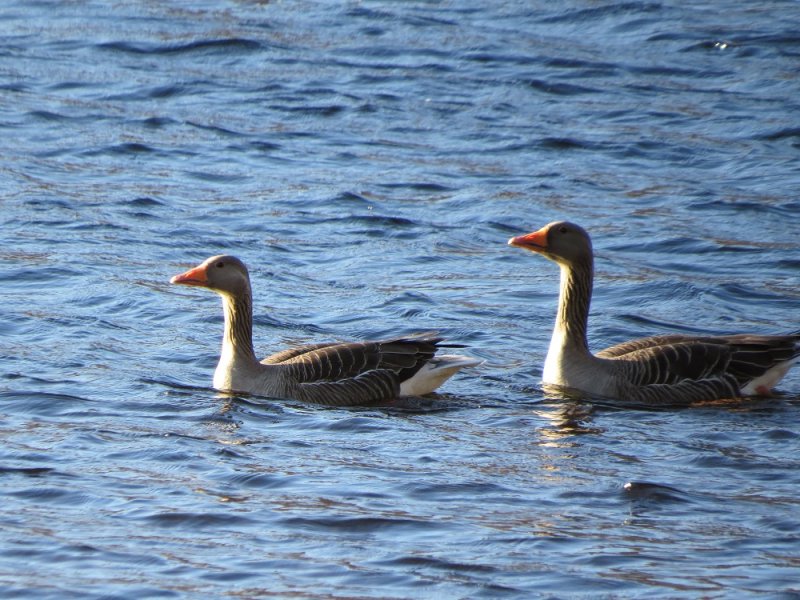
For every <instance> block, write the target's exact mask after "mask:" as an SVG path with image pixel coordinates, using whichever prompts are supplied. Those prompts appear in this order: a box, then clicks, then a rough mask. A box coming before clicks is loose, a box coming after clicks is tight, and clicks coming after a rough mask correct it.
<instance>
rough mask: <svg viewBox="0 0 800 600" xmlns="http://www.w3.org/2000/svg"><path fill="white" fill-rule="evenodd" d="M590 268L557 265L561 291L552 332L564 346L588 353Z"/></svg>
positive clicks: (577, 265) (590, 295)
mask: <svg viewBox="0 0 800 600" xmlns="http://www.w3.org/2000/svg"><path fill="white" fill-rule="evenodd" d="M592 280H593V266H592V264H591V263H589V264H573V265H561V290H560V295H559V296H560V297H559V301H558V314H557V316H556V326H555V327H556V331H557V332H558V333H559V334H560V335H559V336H558V337H559V338H560V339H561V342H562V344H563V346H564V347H570V348H571V349H576V350H579V351H581V352H583V351H585V352H588V351H589V345H588V342H587V339H586V328H587V324H588V321H589V305H590V303H591V300H592Z"/></svg>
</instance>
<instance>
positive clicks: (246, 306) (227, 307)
mask: <svg viewBox="0 0 800 600" xmlns="http://www.w3.org/2000/svg"><path fill="white" fill-rule="evenodd" d="M222 304H223V310H224V313H225V332H224V334H223V337H222V356H223V357H229V358H230V359H231V360H237V359H238V360H241V359H245V360H247V361H252V362H258V360H257V359H256V354H255V351H254V350H253V303H252V296H251V294H250V293H249V290H248V293H242V294H238V295H232V294H223V296H222Z"/></svg>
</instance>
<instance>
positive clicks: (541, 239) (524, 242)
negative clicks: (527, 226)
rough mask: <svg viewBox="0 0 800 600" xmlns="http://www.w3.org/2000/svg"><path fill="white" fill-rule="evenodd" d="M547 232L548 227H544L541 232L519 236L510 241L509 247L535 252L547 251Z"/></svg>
mask: <svg viewBox="0 0 800 600" xmlns="http://www.w3.org/2000/svg"><path fill="white" fill-rule="evenodd" d="M547 231H548V228H547V227H542V228H541V229H540V230H539V231H534V232H533V233H526V234H525V235H518V236H517V237H513V238H511V239H510V240H508V245H509V246H516V247H517V248H525V249H526V250H533V251H534V252H541V251H542V250H547Z"/></svg>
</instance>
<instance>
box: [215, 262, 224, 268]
mask: <svg viewBox="0 0 800 600" xmlns="http://www.w3.org/2000/svg"><path fill="white" fill-rule="evenodd" d="M224 266H225V263H224V262H222V261H219V262H218V263H217V264H216V267H217V268H218V269H221V268H222V267H224Z"/></svg>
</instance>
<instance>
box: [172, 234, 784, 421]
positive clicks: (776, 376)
mask: <svg viewBox="0 0 800 600" xmlns="http://www.w3.org/2000/svg"><path fill="white" fill-rule="evenodd" d="M508 243H509V244H510V245H512V246H517V247H519V248H524V249H527V250H531V251H533V252H537V253H539V254H541V255H543V256H545V257H546V258H548V259H550V260H553V261H555V262H556V263H557V264H558V265H559V266H560V267H561V291H560V298H559V304H558V313H557V316H556V323H555V327H554V329H553V335H552V338H551V340H550V348H549V350H548V352H547V358H546V360H545V365H544V373H543V377H542V380H543V382H544V383H545V384H549V385H554V386H559V387H560V388H568V389H573V390H577V391H579V392H583V393H585V394H589V395H591V396H596V397H597V396H599V397H604V398H613V399H617V400H621V401H624V402H630V403H635V404H643V405H660V406H664V405H670V406H673V405H688V404H691V403H693V402H700V401H707V400H717V399H722V398H738V397H741V396H750V395H768V394H769V393H770V391H771V390H772V388H773V387H774V386H775V385H776V384H777V383H778V382H779V381H780V380H781V379H782V378H783V377H784V376H785V375H786V373H787V371H788V370H789V369H790V368H791V366H792V365H793V364H794V363H796V362H798V361H800V332H797V333H794V334H791V335H778V336H767V335H748V334H745V335H730V336H703V337H698V336H689V335H682V334H674V335H660V336H654V337H648V338H642V339H638V340H632V341H630V342H624V343H622V344H618V345H616V346H612V347H611V348H606V349H605V350H603V351H601V352H598V353H597V354H592V353H591V352H590V351H589V346H588V342H587V336H586V328H587V322H588V317H589V304H590V301H591V295H592V279H593V275H594V256H593V252H592V243H591V239H590V237H589V234H588V233H587V232H586V231H585V230H584V229H582V228H581V227H580V226H578V225H575V224H574V223H568V222H565V221H561V222H556V223H550V224H549V225H546V226H545V227H543V228H542V229H540V230H538V231H535V232H533V233H529V234H527V235H522V236H518V237H514V238H512V239H510V240H509V241H508ZM171 282H172V283H177V284H182V285H189V286H197V287H205V288H208V289H210V290H213V291H215V292H217V293H218V294H220V295H221V296H222V304H223V310H224V313H225V331H224V334H223V338H222V351H221V355H220V359H219V363H218V365H217V368H216V371H215V372H214V388H216V389H217V390H220V391H223V392H239V393H247V394H254V395H258V396H267V397H273V398H295V399H298V400H301V401H306V402H313V403H318V404H327V405H337V406H347V405H359V404H368V403H371V402H380V401H386V400H392V399H394V398H397V397H401V396H420V395H424V394H428V393H430V392H432V391H434V390H435V389H436V388H437V387H439V386H440V385H441V384H442V383H444V381H446V380H447V379H448V378H449V377H451V376H452V375H454V374H455V373H456V372H457V371H459V370H460V369H462V368H464V367H471V366H475V365H478V364H480V362H481V361H479V360H476V359H474V358H470V357H466V356H460V355H447V354H445V355H437V354H436V352H437V350H438V349H439V348H447V347H459V346H458V345H452V344H450V345H449V344H444V343H443V339H442V338H441V337H438V336H436V335H433V334H421V335H416V336H404V337H398V338H393V339H388V340H381V341H371V342H352V343H321V344H312V345H306V346H300V347H297V348H292V349H289V350H284V351H282V352H278V353H277V354H274V355H272V356H269V357H268V358H265V359H264V360H262V361H260V362H259V360H258V359H257V358H256V354H255V352H254V350H253V339H252V332H253V307H252V291H251V287H250V277H249V274H248V272H247V267H246V266H245V265H244V263H242V261H241V260H239V259H238V258H236V257H233V256H213V257H211V258H209V259H207V260H206V261H204V262H203V263H202V264H201V265H199V266H197V267H195V268H194V269H191V270H189V271H187V272H185V273H183V274H181V275H176V276H175V277H173V278H172V279H171Z"/></svg>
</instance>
